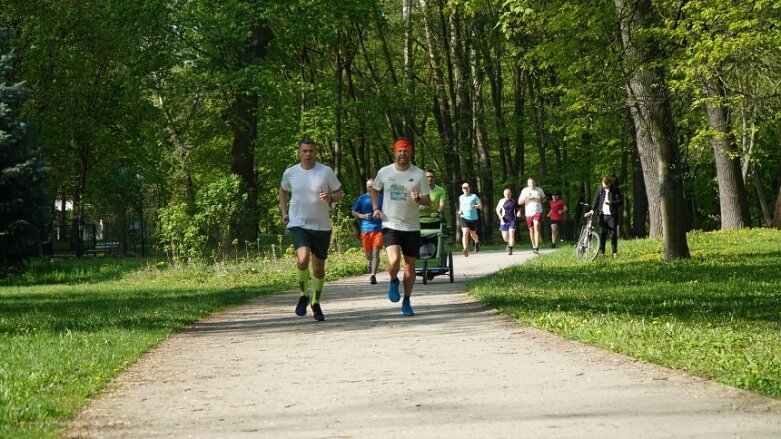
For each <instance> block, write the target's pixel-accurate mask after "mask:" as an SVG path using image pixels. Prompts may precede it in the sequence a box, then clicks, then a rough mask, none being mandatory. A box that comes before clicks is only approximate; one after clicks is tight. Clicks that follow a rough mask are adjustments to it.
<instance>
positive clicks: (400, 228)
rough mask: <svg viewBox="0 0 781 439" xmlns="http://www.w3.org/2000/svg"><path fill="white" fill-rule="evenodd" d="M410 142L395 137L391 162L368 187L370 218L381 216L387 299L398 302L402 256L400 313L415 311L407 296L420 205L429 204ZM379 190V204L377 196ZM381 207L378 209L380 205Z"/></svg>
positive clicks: (417, 240)
mask: <svg viewBox="0 0 781 439" xmlns="http://www.w3.org/2000/svg"><path fill="white" fill-rule="evenodd" d="M412 152H413V148H412V143H411V142H410V141H409V140H407V139H398V140H396V141H395V142H394V143H393V156H394V158H395V162H394V163H393V164H390V165H388V166H385V167H383V168H382V169H380V170H379V172H377V176H376V177H374V183H373V184H372V188H371V197H372V207H373V208H374V212H372V216H373V217H374V218H382V240H383V244H384V245H385V252H386V253H387V254H388V274H389V275H390V279H391V281H390V286H389V287H388V299H390V301H391V302H398V301H399V300H400V299H401V294H400V293H399V284H400V282H399V277H398V274H399V271H400V270H401V259H402V257H403V258H404V300H403V301H402V303H401V313H402V315H404V316H406V317H409V316H413V315H415V313H414V312H413V311H412V304H411V303H410V296H412V287H413V286H414V285H415V261H416V260H417V259H418V256H419V254H418V253H419V252H420V218H419V216H418V212H419V210H420V206H425V207H428V206H429V205H430V204H431V198H430V197H429V193H430V191H431V189H430V187H429V185H428V183H427V182H426V173H425V172H423V170H422V169H420V168H418V167H417V166H415V165H413V164H412ZM380 191H382V195H383V196H382V206H380V205H379V204H378V203H379V198H380ZM380 208H382V209H380Z"/></svg>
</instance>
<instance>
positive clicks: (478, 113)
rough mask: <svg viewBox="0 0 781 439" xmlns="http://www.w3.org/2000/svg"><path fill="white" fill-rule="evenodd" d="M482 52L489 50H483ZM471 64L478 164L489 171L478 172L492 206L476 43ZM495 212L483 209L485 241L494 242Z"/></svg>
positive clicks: (488, 203)
mask: <svg viewBox="0 0 781 439" xmlns="http://www.w3.org/2000/svg"><path fill="white" fill-rule="evenodd" d="M472 36H473V41H475V40H477V38H476V36H475V35H474V34H473V35H472ZM481 53H487V52H486V51H484V50H483V51H481ZM469 64H470V71H471V75H472V127H473V130H474V138H475V143H476V145H477V153H478V165H479V167H480V169H482V170H486V171H488V172H485V171H484V172H478V176H479V178H480V180H481V182H482V183H481V186H482V188H483V190H482V195H483V201H484V202H485V203H486V205H487V206H492V203H491V201H492V200H494V199H495V198H494V179H493V162H492V160H491V148H490V146H489V145H488V130H487V129H486V126H485V117H483V114H484V108H483V83H484V82H485V77H484V75H483V73H482V72H483V69H482V68H481V66H480V60H479V59H478V54H477V50H476V48H475V46H474V44H473V45H472V46H471V47H470V50H469ZM494 213H495V212H494V210H493V209H490V208H484V209H483V214H482V215H481V219H482V222H483V224H482V225H483V236H482V237H481V238H480V240H481V241H483V242H493V231H494V227H492V225H493V224H494V223H495V219H494Z"/></svg>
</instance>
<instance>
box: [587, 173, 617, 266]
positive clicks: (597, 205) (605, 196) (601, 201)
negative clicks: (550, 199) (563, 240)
mask: <svg viewBox="0 0 781 439" xmlns="http://www.w3.org/2000/svg"><path fill="white" fill-rule="evenodd" d="M623 203H624V198H623V196H622V195H621V191H620V190H619V189H618V187H616V186H614V185H613V180H612V179H611V178H610V177H605V178H603V179H602V187H601V188H599V190H598V191H597V193H596V195H595V196H594V203H593V204H592V205H591V209H592V210H590V211H589V212H586V215H592V214H593V213H594V212H596V213H597V215H599V237H600V243H599V254H601V255H604V254H605V241H606V238H607V234H608V232H610V246H611V247H612V249H613V257H615V256H616V253H617V252H618V225H619V224H621V205H622V204H623Z"/></svg>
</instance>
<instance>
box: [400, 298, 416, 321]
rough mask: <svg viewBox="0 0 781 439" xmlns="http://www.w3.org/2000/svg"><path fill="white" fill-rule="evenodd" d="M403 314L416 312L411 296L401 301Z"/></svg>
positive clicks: (411, 314) (407, 314)
mask: <svg viewBox="0 0 781 439" xmlns="http://www.w3.org/2000/svg"><path fill="white" fill-rule="evenodd" d="M401 314H403V315H404V317H411V316H414V315H415V312H414V311H412V305H411V304H410V303H409V297H405V298H404V301H402V302H401Z"/></svg>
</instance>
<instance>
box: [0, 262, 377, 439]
mask: <svg viewBox="0 0 781 439" xmlns="http://www.w3.org/2000/svg"><path fill="white" fill-rule="evenodd" d="M293 260H294V259H293V256H292V254H291V255H288V256H286V257H285V258H283V259H281V260H279V259H277V260H263V261H260V262H239V263H236V262H233V263H230V264H218V265H211V266H201V267H190V268H175V267H165V266H161V267H159V268H156V267H155V266H147V265H146V263H145V262H142V261H140V260H129V259H122V260H120V259H112V258H85V259H83V260H81V261H76V260H71V261H52V262H49V261H37V262H35V263H34V264H33V266H32V270H31V271H30V272H29V273H27V274H25V275H24V276H22V277H17V278H11V279H5V280H4V281H3V282H2V283H0V337H1V338H2V343H0V438H14V439H21V438H51V437H57V436H58V435H60V434H62V432H63V428H64V426H65V424H66V423H67V421H68V420H69V419H71V417H73V416H74V415H75V414H76V413H77V412H78V410H79V409H80V408H81V407H82V406H83V405H84V403H85V402H86V400H87V398H89V397H91V396H93V395H95V394H96V393H97V392H99V391H100V390H101V389H103V388H104V387H105V386H106V384H107V383H108V382H109V380H111V378H113V377H114V376H116V375H117V374H118V373H119V372H121V371H122V370H124V369H125V368H126V367H127V366H128V365H129V364H131V363H133V362H135V361H136V360H137V359H138V357H139V356H140V355H141V354H142V353H144V352H146V351H147V350H149V349H150V348H152V347H153V346H155V345H157V344H158V343H160V342H161V341H163V340H164V339H165V338H166V337H168V336H169V335H170V334H171V333H173V332H175V331H177V330H179V329H181V328H183V327H184V326H186V325H187V324H188V323H191V322H193V321H196V320H198V319H200V318H203V317H205V316H206V315H208V314H210V313H213V312H215V311H218V310H220V309H222V308H225V307H227V306H230V305H234V304H238V303H242V302H245V301H246V300H248V299H250V298H252V297H256V296H260V295H264V294H271V293H274V292H278V291H282V290H289V289H292V288H294V282H293V281H294V278H293V275H292V273H293ZM365 270H366V262H365V259H364V258H363V254H362V252H359V251H357V250H355V251H353V250H351V251H348V252H345V253H344V254H342V255H332V256H331V257H329V267H328V271H329V273H328V277H329V278H335V277H341V276H345V275H354V274H359V273H363V272H365Z"/></svg>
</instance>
